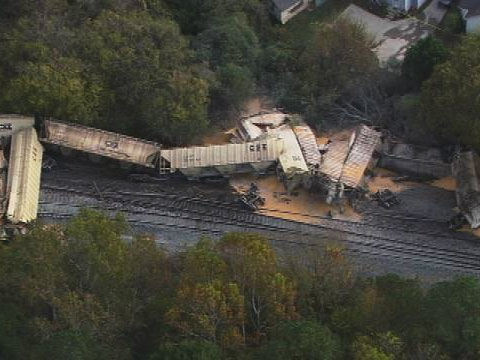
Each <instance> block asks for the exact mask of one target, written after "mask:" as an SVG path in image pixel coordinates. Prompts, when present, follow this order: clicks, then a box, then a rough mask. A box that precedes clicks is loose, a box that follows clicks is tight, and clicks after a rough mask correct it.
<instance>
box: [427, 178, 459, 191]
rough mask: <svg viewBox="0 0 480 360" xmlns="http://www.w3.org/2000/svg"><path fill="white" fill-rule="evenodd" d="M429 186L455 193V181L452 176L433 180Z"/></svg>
mask: <svg viewBox="0 0 480 360" xmlns="http://www.w3.org/2000/svg"><path fill="white" fill-rule="evenodd" d="M430 185H432V186H436V187H438V188H440V189H445V190H450V191H455V190H456V189H457V181H456V180H455V178H454V177H453V176H446V177H444V178H441V179H438V180H434V181H432V182H431V183H430Z"/></svg>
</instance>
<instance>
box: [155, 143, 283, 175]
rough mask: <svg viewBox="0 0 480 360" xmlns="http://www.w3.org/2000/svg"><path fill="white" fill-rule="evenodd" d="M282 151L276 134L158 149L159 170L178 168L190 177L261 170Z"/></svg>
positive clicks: (165, 172) (172, 170)
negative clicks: (237, 141) (233, 141)
mask: <svg viewBox="0 0 480 360" xmlns="http://www.w3.org/2000/svg"><path fill="white" fill-rule="evenodd" d="M282 151H283V140H282V139H276V138H275V139H266V140H262V141H253V142H248V143H242V144H225V145H213V146H193V147H188V148H176V149H171V150H161V152H160V161H159V170H160V173H161V174H168V173H173V172H176V171H178V172H180V173H182V174H183V175H185V176H186V177H188V178H192V179H195V178H202V177H215V176H228V175H231V174H238V173H248V172H264V171H266V170H267V169H268V168H269V167H271V166H272V165H273V164H275V163H276V162H277V160H278V158H279V156H280V154H281V153H282Z"/></svg>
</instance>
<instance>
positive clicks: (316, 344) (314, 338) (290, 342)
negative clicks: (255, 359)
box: [259, 321, 342, 360]
mask: <svg viewBox="0 0 480 360" xmlns="http://www.w3.org/2000/svg"><path fill="white" fill-rule="evenodd" d="M259 353H260V354H261V356H260V357H261V358H262V359H272V360H273V359H278V360H287V359H298V360H303V359H309V360H317V359H318V360H333V359H340V358H341V355H342V352H341V347H340V342H339V339H338V338H337V337H336V336H335V335H334V334H332V333H331V331H330V330H329V329H328V328H327V327H326V326H322V325H321V324H319V323H317V322H314V321H289V322H286V323H283V324H280V325H278V326H277V327H275V329H274V330H273V332H272V334H271V336H270V340H269V341H268V342H267V343H266V345H264V346H263V347H262V348H261V350H260V351H259Z"/></svg>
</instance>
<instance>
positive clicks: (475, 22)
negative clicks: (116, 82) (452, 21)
mask: <svg viewBox="0 0 480 360" xmlns="http://www.w3.org/2000/svg"><path fill="white" fill-rule="evenodd" d="M466 31H467V33H473V32H477V33H478V32H480V15H479V16H472V17H470V18H467V23H466Z"/></svg>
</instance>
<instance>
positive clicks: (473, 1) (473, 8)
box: [459, 0, 480, 18]
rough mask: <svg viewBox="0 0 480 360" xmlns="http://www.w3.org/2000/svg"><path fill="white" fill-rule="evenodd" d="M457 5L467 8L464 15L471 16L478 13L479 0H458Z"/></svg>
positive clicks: (479, 12) (479, 8) (479, 13)
mask: <svg viewBox="0 0 480 360" xmlns="http://www.w3.org/2000/svg"><path fill="white" fill-rule="evenodd" d="M459 7H461V8H462V9H464V10H467V14H466V16H465V17H467V18H469V17H473V16H478V15H480V1H479V0H460V4H459Z"/></svg>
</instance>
